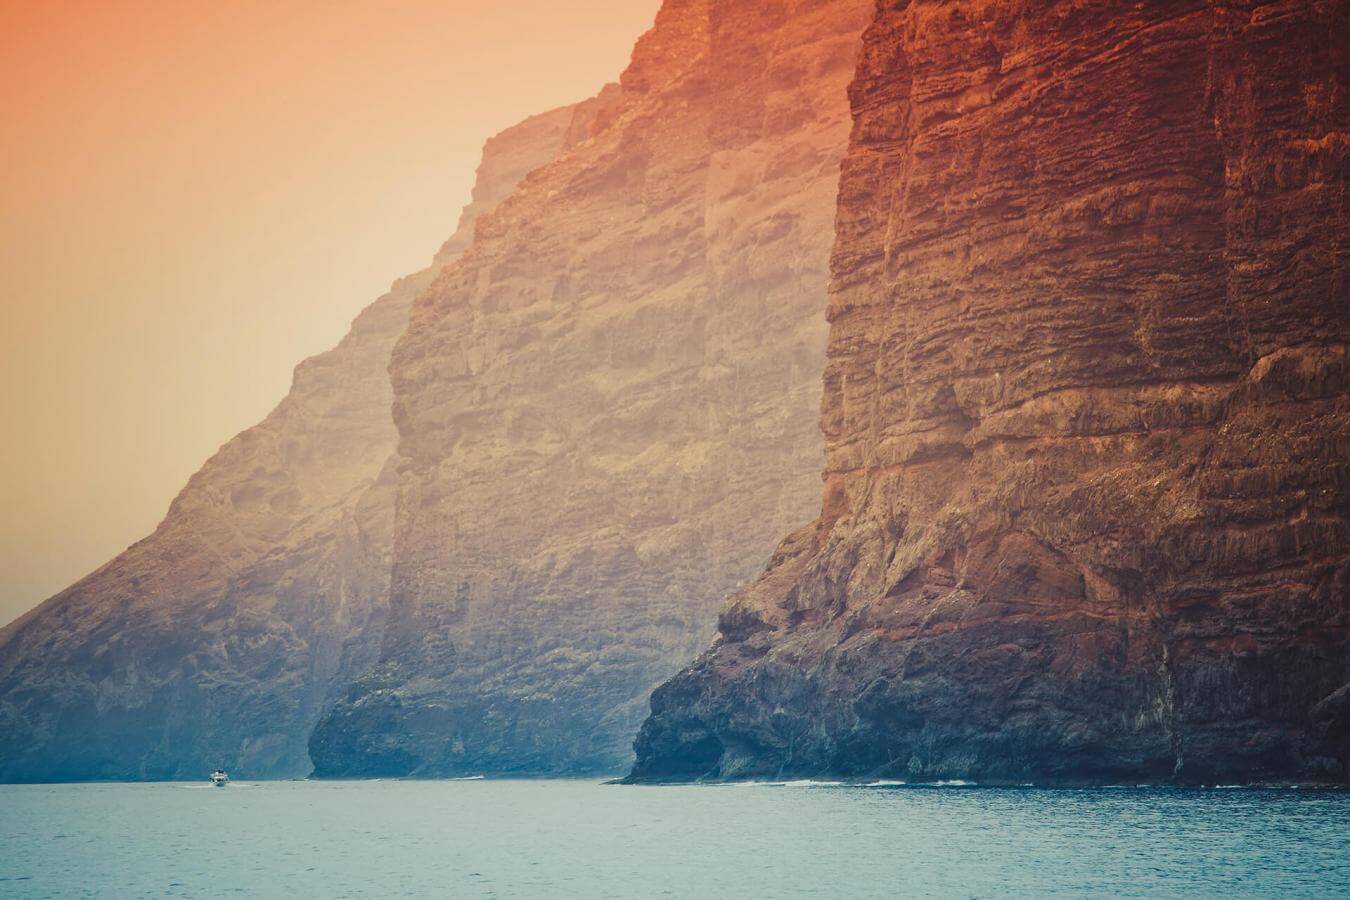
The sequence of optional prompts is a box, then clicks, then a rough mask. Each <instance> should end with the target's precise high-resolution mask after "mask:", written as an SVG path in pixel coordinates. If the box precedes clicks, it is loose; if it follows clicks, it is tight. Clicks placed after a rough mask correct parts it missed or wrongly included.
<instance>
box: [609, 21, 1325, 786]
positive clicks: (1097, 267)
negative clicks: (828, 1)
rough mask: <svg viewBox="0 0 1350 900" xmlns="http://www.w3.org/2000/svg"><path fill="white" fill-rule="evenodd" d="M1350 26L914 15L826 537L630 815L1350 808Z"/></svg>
mask: <svg viewBox="0 0 1350 900" xmlns="http://www.w3.org/2000/svg"><path fill="white" fill-rule="evenodd" d="M1346 36H1347V35H1346V19H1345V14H1344V7H1343V6H1342V5H1339V4H1336V3H1320V2H1313V0H1289V2H1268V3H1261V2H1254V3H1231V4H1226V3H1203V2H1143V3H1120V2H1103V3H1096V4H1088V5H1084V4H1081V3H1073V2H1048V3H1044V4H1039V5H1027V4H1021V3H1014V2H990V0H967V2H955V3H952V2H941V3H939V2H888V3H883V4H881V5H880V6H879V8H878V12H877V15H876V19H875V21H874V22H873V24H872V25H871V27H870V28H869V30H868V32H867V34H866V37H865V39H864V50H863V53H862V58H861V62H860V65H859V69H858V75H857V78H856V80H855V82H854V84H853V86H852V89H851V96H852V106H853V114H854V129H853V136H852V140H851V146H850V150H849V153H848V156H847V159H846V161H845V165H844V175H843V180H842V184H841V190H840V198H839V222H838V241H837V244H836V247H835V251H834V257H833V281H832V293H831V301H830V322H831V331H830V339H829V351H828V356H829V359H828V364H827V368H826V371H825V399H824V403H823V407H822V409H823V416H822V421H823V428H824V432H825V435H826V441H827V463H826V467H825V481H826V487H825V498H824V503H823V509H822V511H821V515H820V518H819V519H818V521H817V522H816V523H815V525H813V526H811V527H809V528H807V529H804V530H802V531H799V532H797V533H796V534H794V535H793V536H792V537H791V538H789V539H788V540H787V541H786V542H784V543H783V544H782V546H781V547H780V549H779V551H778V553H777V555H776V556H775V558H774V559H773V561H772V562H771V564H770V566H769V569H768V571H767V572H766V573H765V574H764V575H763V577H762V578H761V579H760V580H759V581H758V582H757V583H756V584H754V585H753V586H751V587H750V588H748V589H747V590H745V591H743V592H742V593H740V594H739V595H737V596H736V597H734V598H733V600H732V601H731V603H730V605H729V606H728V608H727V609H726V611H725V612H724V613H723V615H722V618H721V622H720V629H721V639H720V641H719V642H718V643H717V644H716V645H715V646H714V647H713V649H711V650H710V651H708V652H707V653H706V654H704V656H703V657H702V658H700V659H699V660H698V662H697V663H695V664H694V665H693V666H692V667H690V668H688V669H686V670H685V671H683V672H681V673H680V674H679V675H677V676H676V677H675V678H673V679H672V680H670V681H669V682H667V683H666V684H664V685H663V686H662V687H661V688H659V689H658V690H657V691H656V692H655V694H654V696H653V698H652V715H651V717H650V718H649V719H648V720H647V722H646V723H645V724H644V725H643V727H642V731H641V734H640V736H639V739H638V743H637V750H638V761H637V765H636V767H635V768H634V770H633V775H632V777H633V778H634V779H635V780H660V779H689V778H748V777H764V776H770V777H772V776H778V775H787V774H791V775H796V776H810V775H819V774H822V773H830V774H833V775H842V776H852V777H860V778H861V777H878V776H880V777H893V778H901V779H910V780H918V779H941V778H963V779H977V780H981V781H991V782H999V781H1003V782H1008V781H1012V782H1019V781H1032V780H1035V781H1042V782H1064V783H1072V782H1085V781H1117V780H1120V781H1127V782H1131V783H1132V782H1134V781H1140V780H1146V781H1165V780H1172V779H1175V780H1179V781H1199V782H1215V781H1218V782H1230V781H1263V780H1264V781H1278V780H1284V779H1304V780H1307V779H1312V780H1326V781H1345V780H1347V778H1350V686H1348V685H1350V522H1348V521H1347V510H1350V396H1348V391H1350V356H1348V355H1347V345H1348V344H1350V303H1348V302H1347V292H1346V286H1345V283H1344V242H1345V234H1346V231H1345V228H1346V220H1345V211H1344V206H1343V199H1342V198H1343V192H1344V178H1345V153H1346V147H1347V143H1350V138H1348V137H1347V108H1346V102H1345V96H1346V91H1345V88H1346V85H1345V84H1344V78H1345V73H1346V68H1345V59H1344V50H1343V48H1344V46H1345V39H1346Z"/></svg>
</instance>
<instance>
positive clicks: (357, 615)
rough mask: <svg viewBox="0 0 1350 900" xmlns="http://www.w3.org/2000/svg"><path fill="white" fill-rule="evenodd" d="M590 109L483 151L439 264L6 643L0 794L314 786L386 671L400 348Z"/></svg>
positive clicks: (373, 310)
mask: <svg viewBox="0 0 1350 900" xmlns="http://www.w3.org/2000/svg"><path fill="white" fill-rule="evenodd" d="M586 115H587V114H586V113H585V112H584V108H583V111H582V112H578V111H577V110H576V109H574V108H571V107H569V108H565V109H560V110H555V111H554V112H551V113H546V114H544V115H542V116H536V117H534V118H531V119H528V120H526V121H525V122H523V123H521V124H520V125H517V126H516V127H514V128H511V129H508V130H507V131H505V132H503V133H502V134H500V135H498V136H497V137H495V138H492V139H491V140H490V141H488V143H487V145H486V147H485V149H484V153H483V161H482V165H481V166H480V168H479V171H478V183H477V185H476V187H475V188H474V193H473V203H472V204H471V205H470V206H469V207H467V208H466V209H465V210H464V213H463V216H462V217H461V220H460V223H459V229H458V231H457V232H456V233H455V235H454V236H453V237H451V238H450V240H449V241H447V242H446V244H445V245H444V246H443V247H442V248H441V250H440V252H439V253H437V255H436V258H435V261H434V262H433V263H432V265H431V266H430V267H428V268H427V269H425V270H423V271H422V272H419V273H417V274H415V275H411V276H409V277H407V278H404V279H401V280H399V281H398V282H397V283H395V284H394V286H393V288H392V289H391V290H390V291H389V293H388V294H386V295H385V296H383V297H381V298H380V299H379V300H377V301H375V302H374V303H372V304H371V305H370V306H369V307H367V308H366V309H365V310H364V311H363V312H362V313H361V314H360V315H359V316H358V317H357V318H356V320H355V322H353V323H352V328H351V331H350V332H349V333H348V334H347V336H346V337H345V338H343V340H342V342H341V343H340V344H339V345H338V346H337V347H336V348H334V349H333V350H331V351H329V352H327V353H324V354H321V355H319V356H316V357H313V358H312V359H309V360H306V361H305V362H304V363H302V364H301V365H300V366H299V367H297V369H296V371H295V379H294V383H293V385H292V388H291V391H290V393H289V394H288V395H287V396H286V398H285V399H284V400H283V401H282V402H281V403H280V404H279V405H278V406H277V408H276V409H275V410H274V411H273V412H272V413H271V414H270V415H269V416H268V417H267V418H266V419H265V420H263V421H262V422H261V423H259V424H258V425H256V426H254V427H253V428H250V429H249V430H248V431H245V432H243V433H242V434H240V435H239V436H238V437H236V438H234V439H233V440H231V441H230V442H229V443H227V444H226V445H225V446H224V447H222V448H221V449H220V451H219V452H217V453H216V454H215V456H213V457H212V458H211V459H210V460H209V461H208V462H207V463H206V465H204V466H203V467H202V469H201V471H199V472H197V474H195V475H194V476H193V477H192V479H191V480H190V481H189V482H188V485H187V486H186V487H185V488H184V489H183V490H182V492H181V493H180V494H179V495H178V497H177V498H176V499H175V500H174V501H173V504H172V506H171V507H170V509H169V512H168V514H167V515H166V516H165V518H164V521H163V522H161V523H160V525H159V527H158V528H156V529H155V532H154V533H153V534H151V535H150V536H149V537H147V538H145V539H144V540H142V541H140V542H138V543H136V544H135V545H133V546H132V547H130V548H129V549H127V550H126V551H125V552H124V553H122V554H121V555H120V556H118V557H117V558H116V559H114V560H112V561H111V562H109V563H108V564H107V565H105V566H103V567H102V568H100V569H99V570H98V571H96V572H94V573H93V574H92V575H90V576H88V577H87V578H85V579H83V580H82V581H80V582H78V583H77V584H75V585H73V586H72V587H70V588H68V589H66V590H65V591H62V592H61V593H60V594H57V595H56V596H55V597H53V598H51V599H50V600H48V601H47V602H45V603H43V604H42V605H41V606H39V607H38V608H37V609H35V610H33V611H32V612H30V613H29V614H27V615H26V616H24V617H22V618H21V619H19V620H18V621H16V622H14V623H12V624H11V625H9V626H8V627H6V628H5V629H4V630H3V631H0V780H3V781H51V780H96V779H116V780H135V779H157V778H176V777H186V778H199V777H203V776H204V775H205V773H206V772H209V771H210V770H211V769H212V768H214V767H216V766H225V767H227V768H228V769H230V770H231V771H232V772H233V773H235V774H236V775H241V776H245V777H267V776H302V775H306V774H308V773H309V771H310V768H311V766H310V761H309V757H308V754H307V751H306V740H307V738H308V734H309V730H310V728H311V727H312V725H313V723H314V721H315V720H316V719H317V718H318V716H319V714H320V713H321V712H322V711H323V709H324V708H325V706H326V705H327V704H328V703H329V702H330V701H331V699H332V696H333V693H334V691H335V690H337V689H340V688H342V687H343V686H345V684H346V683H347V682H348V681H349V680H350V679H351V678H353V677H354V676H355V675H357V674H359V673H360V672H362V671H364V670H365V669H367V668H369V667H370V665H372V664H373V663H374V662H375V660H376V659H377V658H378V653H379V647H380V638H381V635H382V633H383V630H384V621H385V611H386V605H387V603H386V601H387V599H388V590H389V566H390V558H391V552H392V544H393V518H394V497H395V485H396V480H397V478H396V472H395V465H394V463H393V460H392V455H393V453H394V449H395V445H396V442H397V434H396V431H395V428H394V423H393V419H392V417H391V415H390V404H391V402H392V390H391V387H390V383H389V377H388V373H387V368H388V365H389V357H390V353H391V351H392V349H393V346H394V342H395V341H396V340H397V338H398V336H399V335H400V334H401V333H402V332H403V329H404V327H405V325H406V323H407V318H408V309H409V307H410V305H411V303H412V300H413V297H415V296H416V295H417V294H418V292H419V291H421V290H423V289H424V288H425V287H426V286H427V285H428V284H430V283H431V281H432V279H433V277H434V276H435V274H436V272H437V271H439V270H440V268H441V267H443V266H444V265H446V264H448V263H449V262H451V261H453V260H454V259H455V258H457V257H458V255H459V254H460V253H462V252H463V250H464V248H465V247H467V246H468V244H469V242H470V241H471V239H472V235H473V228H474V225H475V222H476V220H477V219H478V217H479V216H480V215H481V214H483V213H484V212H486V211H488V210H490V209H491V208H492V207H493V206H494V205H495V204H496V203H497V202H498V201H499V200H500V199H501V198H502V197H503V196H505V195H506V194H507V193H509V192H510V191H511V190H512V189H513V188H514V187H515V185H516V182H518V181H519V180H520V179H521V178H522V177H523V176H524V175H525V173H526V172H528V171H529V170H530V169H532V168H534V167H535V166H537V165H540V164H542V163H544V162H546V161H547V160H548V159H549V158H551V157H552V156H553V155H554V154H555V153H557V152H558V151H559V150H560V149H561V148H562V147H563V144H564V143H565V141H566V139H567V133H568V130H569V128H571V127H573V123H574V120H575V119H578V118H579V119H580V120H582V121H584V120H585V118H586Z"/></svg>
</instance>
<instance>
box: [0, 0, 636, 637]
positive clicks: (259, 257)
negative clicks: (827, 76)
mask: <svg viewBox="0 0 1350 900" xmlns="http://www.w3.org/2000/svg"><path fill="white" fill-rule="evenodd" d="M657 5H658V3H657V0H595V2H581V3H569V4H557V3H552V2H539V0H495V2H476V3H472V4H471V3H466V2H463V0H441V2H426V0H382V2H381V0H324V2H320V0H294V2H291V0H271V2H256V0H213V2H198V0H156V2H148V0H97V2H63V0H40V2H35V0H23V2H14V0H0V117H2V119H0V121H3V127H2V128H0V229H3V233H0V424H2V426H3V429H4V438H3V440H2V441H0V624H3V623H5V622H8V621H9V620H11V619H13V618H14V617H15V616H17V615H18V614H20V613H21V612H23V611H24V610H26V609H28V608H30V607H31V606H33V605H35V604H36V603H37V602H39V601H41V600H42V599H44V598H45V597H47V596H48V595H50V594H52V593H54V592H56V591H57V590H60V589H61V588H63V587H65V586H66V585H67V584H69V583H70V582H72V581H74V580H76V579H77V578H79V577H81V576H83V575H84V574H86V573H87V572H89V571H91V570H92V569H93V568H95V567H96V566H98V565H100V564H101V563H103V562H105V561H106V560H108V559H109V558H111V557H112V556H113V555H115V554H116V553H117V552H119V551H120V550H122V549H123V548H124V547H125V546H126V545H128V544H129V543H131V542H133V541H135V540H137V539H138V538H140V537H142V536H144V535H145V534H147V533H149V532H150V531H151V530H152V529H153V528H154V526H155V525H156V523H158V521H159V519H160V518H161V517H162V516H163V514H164V512H165V510H166V509H167V507H168V503H169V501H170V500H171V499H172V497H173V495H174V494H175V493H176V492H177V491H178V489H179V488H180V487H181V486H182V485H183V483H184V482H185V481H186V480H187V478H188V476H189V475H190V474H191V473H192V472H193V471H195V470H196V469H197V468H198V467H199V466H200V465H201V463H202V462H203V461H205V459H206V458H207V457H208V456H209V455H210V454H211V453H212V452H213V451H214V450H215V449H216V448H217V447H218V446H219V445H220V444H222V443H223V442H224V441H226V440H228V439H229V438H230V437H231V436H233V435H234V434H235V433H237V432H238V431H240V430H242V429H243V428H246V427H247V426H249V425H251V424H253V423H254V422H256V421H257V420H259V419H260V418H262V417H263V416H264V415H265V414H266V413H267V411H268V410H270V409H271V408H272V406H273V405H275V404H276V403H277V401H279V400H280V399H281V397H282V396H283V395H284V394H285V392H286V389H287V388H288V387H289V384H290V378H291V369H292V367H293V366H294V365H295V364H296V363H297V362H299V361H300V360H301V359H302V358H304V357H305V356H308V355H310V354H313V353H317V352H319V351H322V350H324V349H326V348H328V347H330V346H332V345H333V344H334V343H336V342H337V340H338V339H339V338H340V337H341V336H342V334H343V333H344V332H345V331H346V329H347V325H348V323H349V322H350V320H351V318H352V317H353V316H354V315H355V314H356V313H357V311H358V310H359V309H360V308H361V307H362V306H364V305H365V304H366V303H368V302H370V301H371V300H373V299H374V298H375V297H376V296H378V295H379V294H380V293H382V292H383V291H384V290H385V288H386V287H387V286H388V284H389V283H390V281H392V280H393V279H394V278H395V277H397V276H399V275H402V274H404V273H407V272H410V271H413V270H415V269H418V268H420V267H421V266H423V265H425V263H426V261H427V260H428V259H429V258H430V255H431V253H432V252H433V251H434V250H435V248H436V247H437V246H438V245H439V244H440V242H441V241H442V240H444V239H445V238H446V237H447V236H448V235H449V233H450V231H451V230H452V228H453V226H454V222H455V220H456V218H457V217H458V215H459V207H460V206H461V205H462V204H463V203H464V202H466V200H467V198H468V192H469V188H470V186H471V184H472V178H473V170H474V167H475V166H476V164H477V160H478V154H479V150H480V149H481V147H482V143H483V140H484V139H485V138H486V137H488V136H489V135H490V134H493V133H495V132H497V131H500V130H501V129H502V128H505V127H507V126H509V125H511V124H513V123H514V122H516V121H519V120H520V119H522V118H524V117H525V116H527V115H529V114H531V113H534V112H541V111H543V110H545V109H549V108H551V107H554V106H558V105H560V104H563V103H568V102H572V101H574V100H578V99H581V98H582V97H585V96H587V95H589V94H591V93H593V92H594V91H595V90H597V89H599V87H600V86H601V85H602V84H604V83H605V82H606V81H610V80H614V79H615V78H617V77H618V74H619V72H620V71H621V70H622V68H623V65H624V64H625V63H626V61H627V59H628V54H629V51H630V50H631V47H632V44H633V41H634V40H635V38H636V37H637V36H638V35H639V34H640V33H641V32H642V31H643V30H644V29H645V28H646V27H647V26H648V25H649V24H650V23H651V20H652V18H653V16H654V15H655V12H656V7H657Z"/></svg>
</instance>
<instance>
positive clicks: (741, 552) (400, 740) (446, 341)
mask: <svg viewBox="0 0 1350 900" xmlns="http://www.w3.org/2000/svg"><path fill="white" fill-rule="evenodd" d="M868 15H870V0H734V2H733V0H668V2H666V3H665V5H664V6H663V7H662V9H661V11H660V13H659V15H658V17H657V19H656V22H655V25H654V27H653V28H652V29H651V31H650V32H649V33H647V34H646V35H645V36H644V37H643V38H642V39H641V40H640V41H639V42H638V44H637V46H636V48H635V50H634V53H633V57H632V61H631V64H630V66H629V67H628V69H627V70H626V71H625V72H624V74H623V77H622V79H621V82H620V87H619V89H618V90H616V91H612V92H609V93H608V94H606V95H603V96H602V97H601V98H600V102H601V103H602V109H601V111H600V112H599V113H598V114H597V117H596V119H595V121H594V122H593V123H592V125H591V127H590V128H589V129H588V130H587V131H586V133H585V135H584V137H583V138H582V139H581V140H579V143H578V144H577V145H576V146H575V147H574V148H573V149H572V150H571V151H570V152H568V153H566V154H564V155H562V156H561V157H560V158H559V159H557V160H555V161H554V162H553V163H551V164H550V165H548V166H546V167H544V168H542V169H540V170H538V171H536V172H534V173H532V174H531V175H530V176H529V177H528V178H527V179H526V180H525V181H524V182H523V183H522V184H521V186H520V188H519V189H518V190H517V191H516V192H515V194H513V195H512V196H511V197H510V198H509V199H507V200H506V201H504V202H503V203H502V204H501V206H500V207H499V208H498V209H497V210H496V211H495V212H494V213H492V214H491V215H488V216H486V217H484V219H483V220H482V221H481V222H480V224H479V228H478V234H477V240H476V242H475V244H474V246H473V247H472V248H471V249H470V250H469V251H468V252H467V253H466V254H465V256H464V258H463V259H462V260H461V261H460V262H459V263H458V264H457V265H455V266H453V267H451V268H449V269H447V270H446V271H445V272H444V273H442V275H441V276H440V277H439V278H438V279H437V281H436V283H435V284H434V285H433V286H432V288H431V289H430V290H429V291H428V292H427V294H426V295H424V296H423V297H422V298H420V299H419V300H418V302H417V304H416V305H415V307H414V309H413V312H412V317H411V321H410V325H409V329H408V332H407V334H406V335H405V336H404V337H403V339H402V340H401V341H400V342H399V345H398V348H397V350H396V352H395V354H394V361H393V366H392V372H393V376H394V383H395V411H396V419H397V422H398V428H399V433H400V444H399V446H400V450H401V452H402V454H403V455H404V457H405V459H404V461H403V463H402V470H401V477H400V481H399V503H398V524H397V538H396V545H397V549H396V553H395V562H394V572H393V585H392V600H391V611H390V619H389V624H388V627H387V629H386V634H385V642H384V649H383V655H382V660H381V662H380V664H379V665H378V666H377V667H376V668H375V670H374V671H372V672H371V673H370V674H369V675H368V676H366V677H365V678H363V679H361V680H360V681H358V682H357V683H356V684H354V685H353V687H352V689H351V691H350V692H349V694H348V695H347V697H346V698H345V699H344V700H343V702H341V703H339V704H338V705H337V706H335V708H334V710H333V712H332V714H331V715H329V716H328V717H326V718H325V719H324V721H323V722H322V723H321V724H320V726H319V727H318V728H316V730H315V733H314V736H313V740H312V741H311V746H310V750H311V754H312V756H313V758H314V762H315V768H316V773H317V774H319V775H332V776H340V775H376V774H379V775H450V774H475V773H480V772H498V773H500V772H515V773H528V774H549V773H564V772H565V773H577V772H622V771H623V769H624V768H625V767H626V766H627V764H628V761H629V760H630V759H631V741H632V735H633V733H634V732H635V730H636V728H637V725H638V723H639V722H640V721H641V718H642V715H643V713H644V710H645V705H646V697H647V694H648V692H649V691H650V689H651V687H652V686H653V685H654V684H656V683H657V682H659V681H660V680H661V679H663V678H665V677H667V676H669V675H670V674H671V673H673V672H674V671H676V670H677V669H678V667H679V666H680V665H681V664H682V663H684V662H685V661H687V660H688V659H690V658H692V657H693V656H694V654H696V653H697V652H698V650H699V649H701V648H702V647H704V646H706V645H707V641H708V640H709V638H710V637H711V632H712V627H711V623H712V619H713V615H714V613H715V610H716V607H717V605H718V603H719V602H720V600H721V598H722V597H723V596H724V595H725V594H726V592H728V591H730V590H732V589H734V588H735V587H736V586H738V585H740V584H742V583H743V582H744V581H745V580H746V579H748V578H750V577H752V576H753V575H754V573H755V572H756V571H757V570H758V569H759V568H760V567H761V566H762V565H763V563H764V560H765V559H766V558H767V557H768V556H769V554H770V552H771V551H772V549H773V545H774V543H775V541H776V540H777V537H778V535H780V534H782V533H783V532H784V531H785V530H788V529H790V528H793V527H797V526H798V525H800V523H802V522H804V521H807V520H808V519H809V518H810V517H811V515H812V514H813V513H814V504H815V497H816V496H818V491H819V487H818V484H819V482H818V477H819V468H820V460H821V439H820V435H819V432H818V429H817V427H816V420H817V418H818V415H819V398H820V371H821V368H822V366H823V364H824V344H825V322H824V317H823V305H824V297H825V289H826V283H827V278H828V257H829V247H830V244H831V242H832V234H833V227H832V222H833V216H834V208H835V195H836V190H837V185H838V171H839V160H840V157H841V156H842V154H843V151H844V148H845V146H846V143H847V135H848V129H849V116H848V106H847V96H846V87H847V84H848V81H849V79H850V77H851V75H852V71H853V68H854V62H855V59H854V57H855V52H856V47H857V43H858V37H859V35H860V33H861V31H862V28H863V26H864V25H865V23H866V18H867V16H868Z"/></svg>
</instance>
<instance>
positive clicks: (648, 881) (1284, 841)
mask: <svg viewBox="0 0 1350 900" xmlns="http://www.w3.org/2000/svg"><path fill="white" fill-rule="evenodd" d="M1053 894H1060V895H1069V896H1104V895H1113V896H1121V895H1128V896H1151V897H1152V896H1159V895H1192V896H1225V897H1234V896H1272V895H1281V896H1319V897H1330V896H1345V897H1350V795H1346V794H1328V793H1320V792H1312V791H1294V790H1290V791H1252V790H1209V791H1180V790H1149V789H1116V790H1112V789H1101V790H1084V791H1040V790H993V789H972V788H959V787H948V788H889V789H888V788H880V787H873V788H867V787H855V786H854V787H844V786H822V785H801V784H788V785H752V786H719V787H660V788H657V787H651V788H648V787H642V788H634V787H617V786H606V785H600V784H596V783H594V782H584V781H422V782H418V781H383V782H267V783H259V784H234V785H231V786H230V787H228V788H224V789H217V788H212V787H210V786H206V785H203V786H198V785H186V784H149V785H139V784H138V785H126V784H110V785H54V786H48V785H42V786H3V787H0V896H6V897H8V896H20V897H46V896H109V897H128V896H187V897H215V896H224V895H234V896H239V895H253V896H270V897H275V896H285V897H358V896H371V897H388V896H400V895H404V896H406V895H428V896H439V897H649V896H650V897H655V896H669V897H695V898H700V900H708V898H715V897H807V896H817V897H891V896H897V895H911V896H913V895H932V896H953V897H977V896H978V897H994V896H1009V895H1036V896H1044V895H1053Z"/></svg>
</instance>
